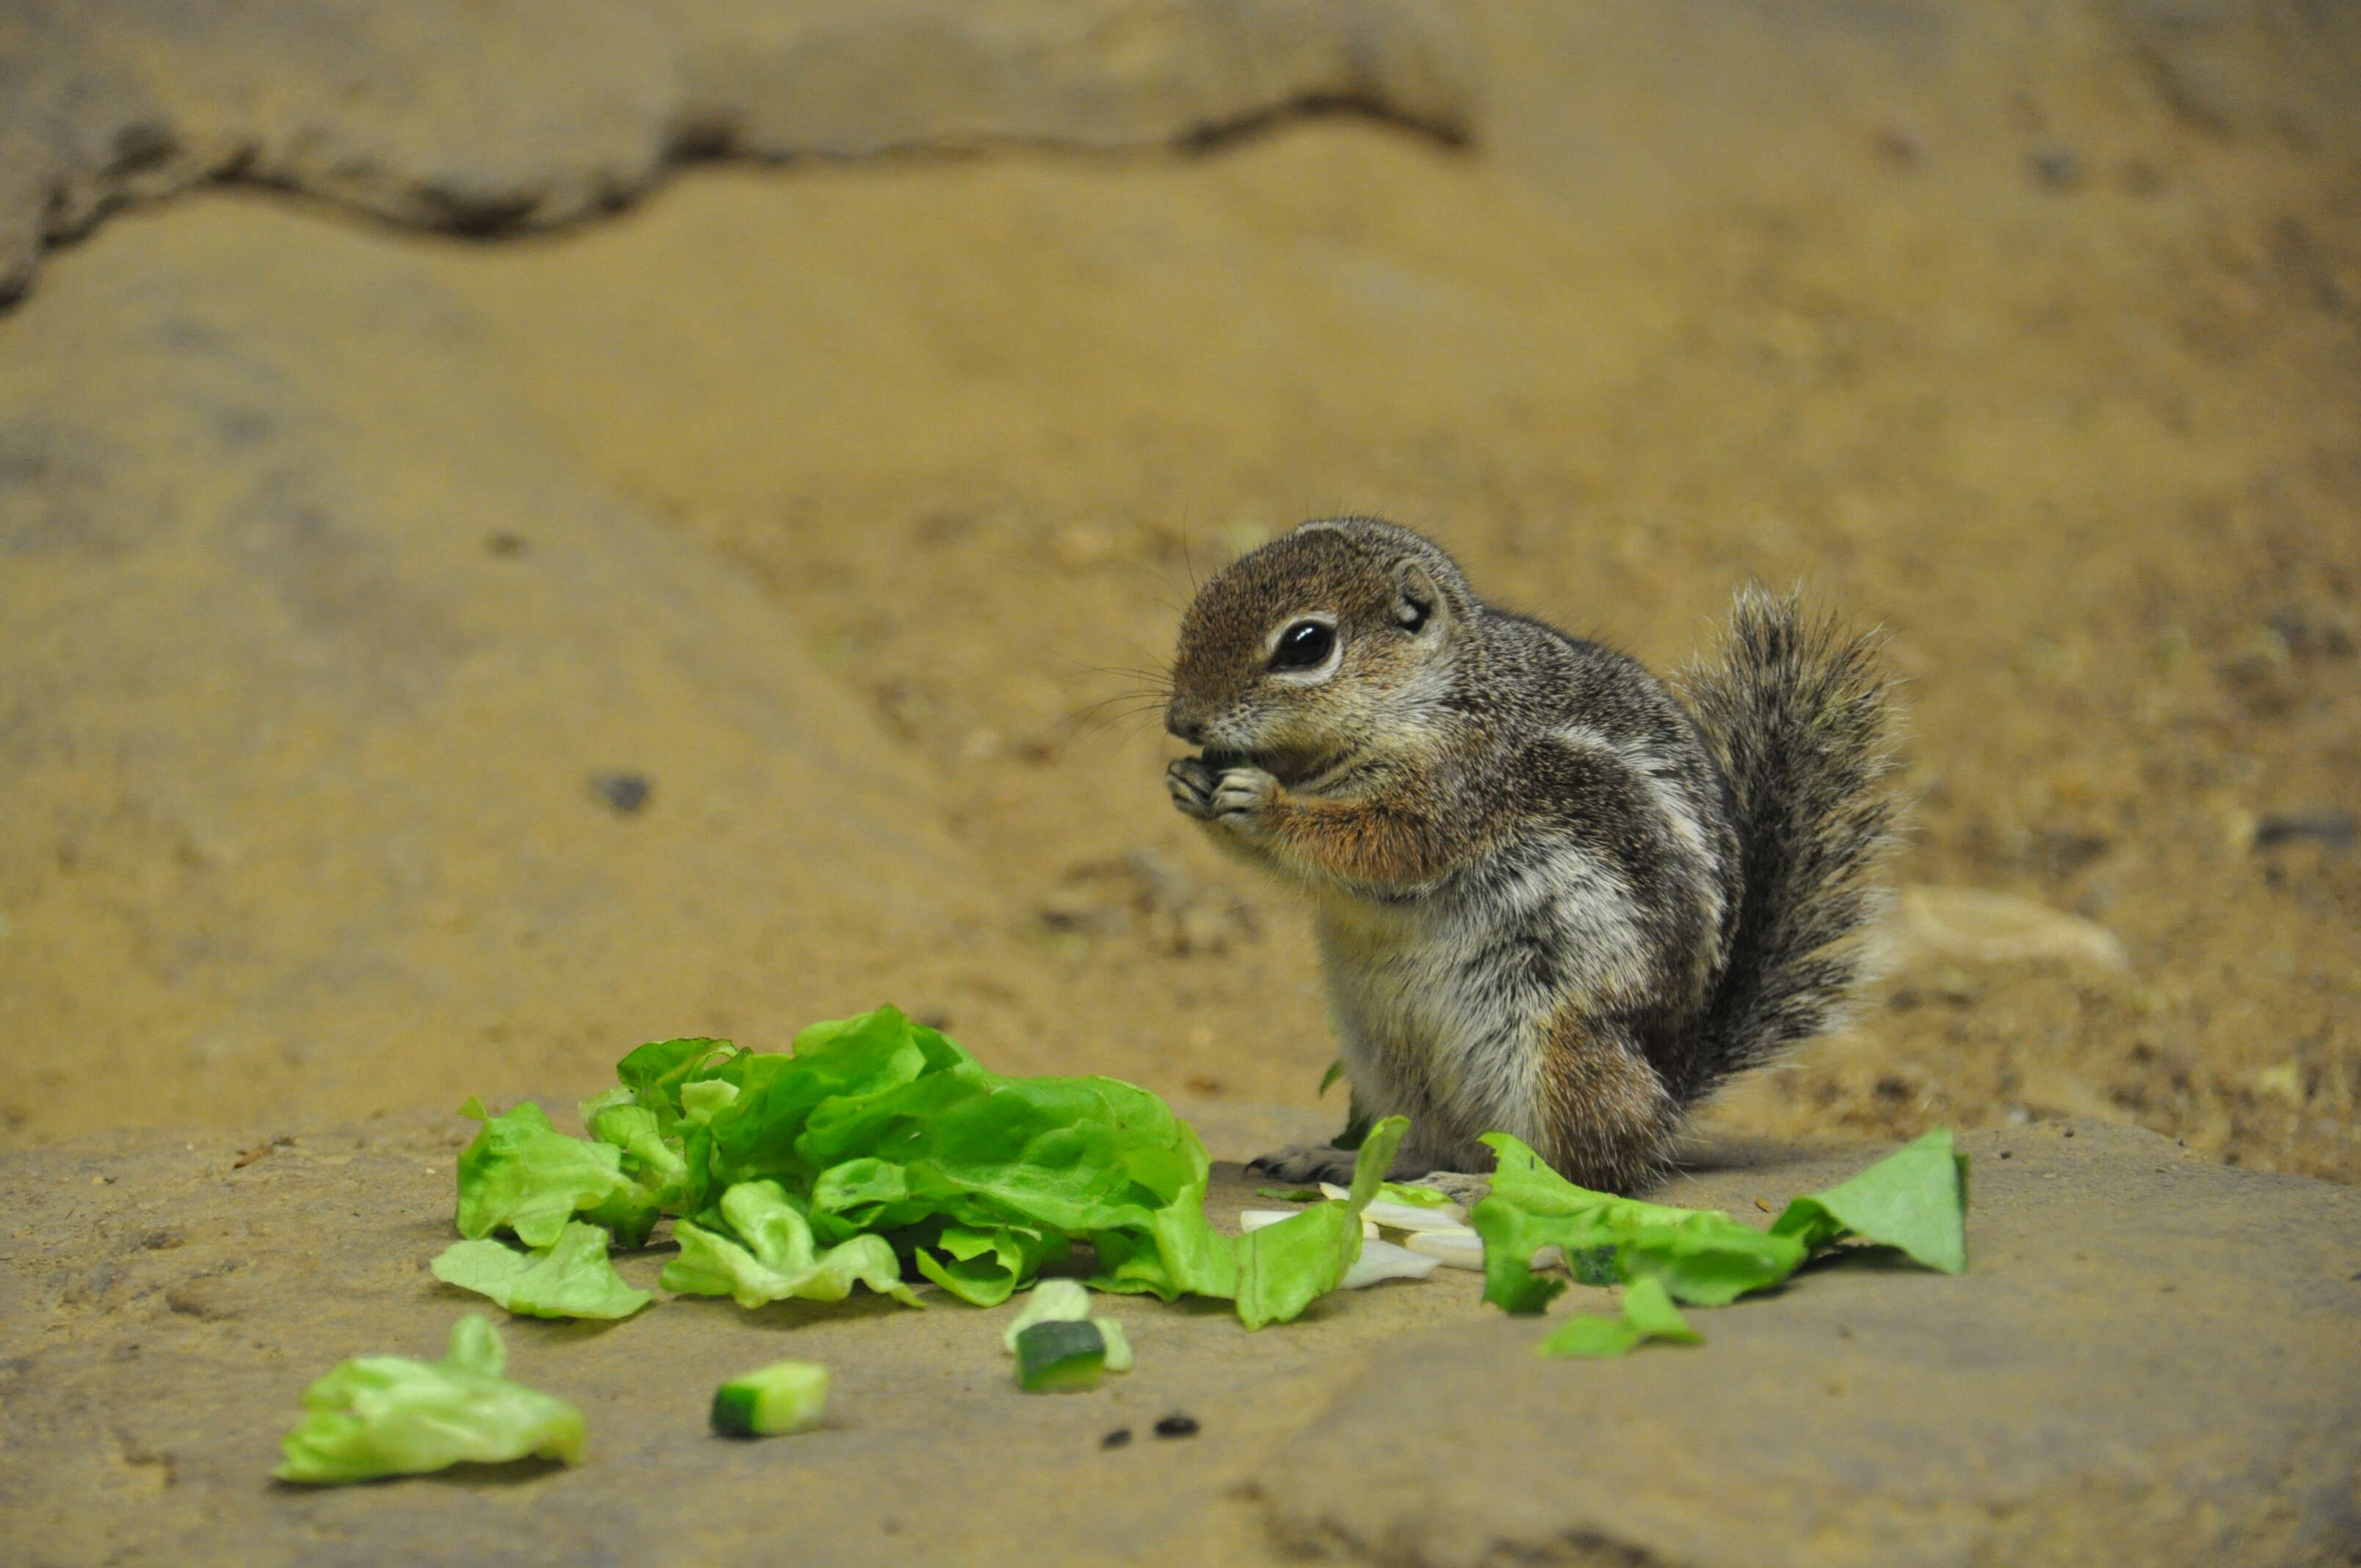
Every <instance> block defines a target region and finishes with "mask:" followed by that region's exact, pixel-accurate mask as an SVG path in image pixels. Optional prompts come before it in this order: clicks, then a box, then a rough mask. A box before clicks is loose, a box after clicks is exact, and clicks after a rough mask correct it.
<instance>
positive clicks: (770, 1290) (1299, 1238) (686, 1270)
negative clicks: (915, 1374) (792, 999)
mask: <svg viewBox="0 0 2361 1568" xmlns="http://www.w3.org/2000/svg"><path fill="white" fill-rule="evenodd" d="M616 1074H617V1077H618V1079H619V1080H620V1082H619V1084H618V1086H617V1087H616V1088H615V1089H613V1090H610V1091H608V1092H606V1093H604V1094H599V1095H596V1096H593V1097H592V1098H591V1099H589V1100H587V1101H585V1102H583V1103H582V1107H581V1109H582V1114H583V1122H584V1124H585V1126H586V1127H588V1130H589V1133H590V1137H589V1138H588V1139H582V1138H568V1137H566V1136H564V1135H560V1134H558V1133H556V1132H555V1131H554V1130H553V1129H552V1128H551V1127H550V1125H549V1122H548V1118H547V1117H546V1116H544V1115H543V1114H542V1113H541V1112H540V1110H539V1109H538V1108H537V1107H533V1106H529V1105H527V1106H520V1107H518V1108H517V1110H515V1111H513V1112H511V1113H509V1114H508V1115H506V1116H502V1117H498V1118H484V1119H485V1127H484V1129H483V1131H482V1132H481V1133H479V1134H478V1136H477V1139H476V1141H475V1142H474V1143H473V1144H471V1145H470V1146H469V1147H468V1150H467V1154H466V1155H465V1156H463V1157H462V1158H461V1161H460V1173H459V1221H460V1234H462V1235H463V1236H466V1237H467V1238H468V1239H469V1240H471V1241H478V1240H485V1239H487V1238H489V1237H491V1236H493V1235H494V1234H497V1233H510V1234H514V1235H515V1236H516V1237H517V1239H518V1240H520V1241H522V1242H523V1243H524V1244H525V1245H527V1246H529V1247H535V1248H540V1247H549V1246H552V1245H555V1243H556V1242H557V1240H558V1238H559V1236H560V1234H562V1233H563V1232H564V1230H565V1228H566V1225H567V1224H568V1223H588V1224H591V1225H597V1226H599V1227H602V1228H604V1229H605V1230H607V1231H608V1232H609V1234H611V1235H612V1236H613V1238H614V1240H615V1241H616V1242H617V1243H619V1244H620V1245H625V1246H636V1245H641V1244H642V1243H643V1242H644V1241H645V1239H646V1237H647V1235H648V1233H649V1230H650V1228H651V1227H652V1226H653V1224H654V1223H655V1222H656V1220H657V1219H658V1218H659V1217H661V1216H662V1215H665V1214H670V1215H673V1216H675V1219H676V1222H677V1223H676V1225H675V1234H676V1236H677V1239H678V1240H679V1242H680V1245H681V1254H680V1255H679V1256H678V1257H677V1258H675V1260H673V1262H672V1263H671V1264H670V1265H669V1266H667V1267H666V1269H665V1271H664V1284H665V1285H666V1286H667V1287H668V1288H673V1289H677V1290H683V1291H687V1292H691V1293H700V1294H716V1295H729V1296H731V1297H734V1298H736V1299H740V1300H741V1301H747V1302H761V1301H765V1300H774V1299H779V1298H780V1297H782V1296H784V1295H796V1296H803V1297H807V1298H818V1299H834V1297H836V1296H840V1295H841V1294H842V1293H843V1291H844V1290H846V1289H849V1288H851V1285H852V1284H854V1283H866V1284H869V1285H870V1286H871V1287H872V1288H878V1289H903V1290H904V1291H905V1293H906V1288H903V1287H901V1284H900V1273H899V1269H900V1267H904V1266H906V1267H908V1268H911V1269H913V1270H915V1271H916V1273H917V1274H918V1275H922V1276H924V1277H927V1278H928V1279H932V1280H934V1281H935V1282H937V1283H938V1284H939V1285H941V1286H942V1287H943V1288H944V1289H946V1290H948V1291H950V1293H952V1294H953V1295H956V1296H959V1297H960V1298H961V1299H965V1300H968V1301H972V1302H975V1303H978V1304H980V1305H991V1304H993V1303H996V1302H999V1301H1004V1300H1005V1299H1008V1298H1009V1296H1010V1295H1012V1294H1013V1293H1015V1292H1016V1291H1017V1290H1021V1289H1024V1288H1027V1287H1029V1286H1030V1285H1031V1284H1032V1283H1033V1282H1034V1281H1035V1280H1036V1279H1037V1278H1038V1277H1040V1274H1041V1272H1042V1271H1043V1270H1044V1269H1047V1268H1054V1267H1056V1266H1059V1265H1060V1264H1061V1263H1062V1262H1064V1261H1065V1260H1066V1259H1067V1257H1068V1256H1069V1255H1071V1249H1072V1247H1073V1246H1074V1245H1076V1244H1078V1243H1081V1244H1086V1245H1089V1246H1090V1247H1091V1248H1092V1249H1093V1254H1094V1255H1095V1257H1096V1261H1097V1266H1098V1272H1097V1274H1095V1275H1094V1276H1093V1277H1092V1280H1091V1283H1092V1284H1093V1286H1095V1287H1096V1288H1100V1289H1104V1290H1112V1291H1126V1292H1144V1293H1149V1294H1154V1295H1157V1296H1159V1297H1161V1298H1163V1299H1166V1300H1171V1299H1176V1298H1178V1297H1180V1296H1183V1295H1199V1296H1212V1297H1220V1298H1229V1299H1235V1300H1236V1301H1237V1304H1238V1313H1239V1316H1240V1317H1241V1318H1242V1319H1244V1320H1246V1321H1248V1322H1253V1323H1257V1324H1259V1323H1262V1322H1274V1321H1284V1320H1285V1319H1288V1318H1291V1317H1293V1316H1295V1315H1296V1314H1297V1313H1299V1312H1301V1310H1303V1308H1304V1306H1306V1305H1308V1304H1309V1303H1310V1302H1311V1301H1312V1300H1313V1299H1317V1297H1318V1296H1319V1295H1321V1294H1323V1293H1324V1292H1325V1291H1326V1290H1327V1289H1329V1288H1333V1287H1334V1281H1335V1280H1336V1279H1339V1278H1341V1277H1343V1276H1344V1274H1345V1271H1346V1270H1347V1269H1349V1268H1350V1267H1351V1266H1352V1263H1353V1260H1354V1258H1355V1257H1356V1256H1357V1255H1358V1254H1359V1251H1360V1238H1359V1231H1358V1228H1357V1225H1347V1224H1345V1223H1344V1220H1343V1219H1342V1218H1340V1213H1341V1212H1342V1211H1343V1210H1345V1209H1355V1210H1357V1207H1358V1206H1359V1205H1360V1204H1365V1203H1367V1201H1369V1198H1370V1196H1371V1195H1372V1194H1373V1193H1374V1192H1375V1190H1376V1188H1377V1184H1378V1182H1379V1181H1381V1180H1382V1178H1383V1175H1384V1161H1383V1160H1382V1159H1379V1160H1378V1161H1377V1163H1376V1164H1375V1165H1373V1166H1367V1164H1366V1162H1365V1166H1366V1168H1367V1169H1368V1170H1373V1171H1374V1172H1375V1174H1374V1175H1370V1176H1368V1177H1367V1180H1366V1181H1364V1182H1361V1183H1360V1185H1359V1187H1356V1198H1355V1201H1353V1202H1351V1203H1345V1204H1327V1205H1314V1206H1313V1207H1312V1209H1309V1210H1307V1211H1306V1212H1305V1214H1304V1215H1299V1216H1296V1217H1295V1219H1294V1220H1292V1221H1290V1222H1289V1223H1290V1224H1291V1225H1293V1227H1294V1228H1293V1229H1286V1228H1285V1227H1277V1226H1275V1227H1272V1230H1271V1231H1270V1232H1257V1233H1256V1235H1255V1236H1254V1237H1253V1238H1251V1239H1235V1238H1231V1237H1228V1236H1224V1234H1221V1233H1220V1232H1219V1231H1217V1230H1215V1229H1214V1228H1213V1224H1212V1223H1211V1221H1209V1220H1208V1219H1207V1218H1206V1215H1205V1212H1204V1200H1205V1193H1206V1190H1207V1188H1208V1184H1209V1183H1210V1181H1211V1179H1212V1170H1213V1163H1212V1161H1211V1160H1210V1159H1209V1158H1208V1157H1207V1156H1206V1154H1205V1148H1204V1146H1203V1145H1202V1143H1200V1142H1199V1141H1198V1138H1197V1135H1196V1134H1195V1133H1193V1132H1191V1130H1190V1128H1189V1126H1188V1124H1186V1123H1184V1122H1181V1121H1180V1120H1179V1119H1178V1118H1177V1117H1175V1116H1174V1115H1173V1114H1172V1112H1171V1110H1170V1107H1168V1106H1167V1105H1166V1104H1165V1103H1164V1102H1162V1101H1161V1100H1159V1099H1158V1098H1157V1097H1156V1096H1155V1095H1153V1094H1150V1093H1148V1092H1147V1091H1144V1090H1141V1089H1137V1088H1135V1087H1133V1086H1132V1085H1130V1084H1126V1083H1121V1082H1118V1081H1116V1080H1113V1079H1106V1078H1003V1077H1001V1076H999V1075H998V1074H995V1073H993V1072H989V1071H987V1070H985V1069H983V1067H982V1066H980V1065H979V1064H978V1063H977V1062H976V1061H975V1059H974V1058H972V1056H970V1055H969V1054H968V1053H967V1052H966V1051H965V1050H963V1049H961V1047H959V1045H957V1044H956V1043H955V1042H953V1041H952V1040H950V1038H948V1037H946V1036H944V1035H942V1034H941V1033H939V1031H937V1030H934V1029H930V1028H928V1027H927V1026H925V1025H920V1024H917V1023H914V1022H913V1021H912V1020H910V1019H909V1018H908V1017H906V1016H905V1015H904V1014H901V1013H900V1012H898V1011H897V1010H895V1009H894V1008H891V1007H881V1008H879V1009H877V1010H876V1011H875V1012H873V1013H868V1014H862V1015H861V1016H860V1017H857V1018H846V1019H839V1020H835V1021H832V1022H829V1023H823V1024H815V1025H812V1026H811V1027H809V1028H807V1029H806V1030H804V1031H803V1032H802V1033H801V1034H799V1035H797V1036H796V1041H795V1049H794V1052H793V1054H792V1055H776V1054H761V1053H754V1052H749V1051H744V1050H741V1049H739V1048H738V1047H734V1046H731V1045H730V1044H729V1043H728V1042H727V1041H722V1040H710V1039H681V1040H666V1041H659V1042H656V1043H653V1044H651V1045H645V1046H642V1047H639V1048H638V1049H637V1050H634V1051H633V1052H631V1054H630V1055H629V1056H627V1057H625V1058H623V1059H622V1061H621V1062H620V1064H619V1065H618V1066H617V1069H616ZM470 1110H471V1113H474V1114H476V1115H478V1116H479V1117H481V1116H482V1115H483V1113H482V1110H481V1107H480V1106H474V1105H472V1104H471V1107H470ZM1356 1180H1358V1178H1356ZM1364 1188H1366V1190H1362V1189H1364ZM1307 1216H1309V1217H1307ZM1299 1222H1300V1223H1299ZM453 1266H454V1267H459V1268H464V1269H466V1270H467V1271H469V1272H470V1277H471V1278H473V1277H499V1278H506V1277H508V1276H509V1273H510V1272H511V1271H512V1270H517V1269H519V1268H520V1266H519V1265H517V1264H515V1263H514V1262H513V1260H512V1259H510V1258H504V1257H501V1256H500V1255H494V1254H489V1253H477V1252H468V1253H459V1254H457V1255H456V1260H455V1262H454V1264H453ZM831 1292H832V1293H833V1295H831V1294H829V1293H831ZM511 1299H512V1300H513V1299H514V1296H513V1292H512V1293H511Z"/></svg>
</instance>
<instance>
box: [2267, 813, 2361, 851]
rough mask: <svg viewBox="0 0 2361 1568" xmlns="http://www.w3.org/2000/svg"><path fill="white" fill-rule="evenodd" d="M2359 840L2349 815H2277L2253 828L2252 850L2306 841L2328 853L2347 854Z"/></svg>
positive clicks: (2357, 828)
mask: <svg viewBox="0 0 2361 1568" xmlns="http://www.w3.org/2000/svg"><path fill="white" fill-rule="evenodd" d="M2356 838H2361V826H2356V823H2355V822H2354V820H2353V814H2352V813H2351V812H2349V811H2280V812H2274V813H2272V814H2271V815H2270V816H2268V817H2263V818H2262V819H2261V820H2259V821H2257V823H2256V824H2255V848H2256V849H2257V850H2269V849H2276V848H2277V847H2278V846H2279V845H2281V844H2295V843H2301V842H2302V841H2304V840H2306V839H2309V840H2311V841H2312V842H2313V843H2316V844H2320V845H2322V846H2323V847H2325V848H2327V849H2331V850H2350V849H2352V848H2353V845H2354V841H2355V840H2356Z"/></svg>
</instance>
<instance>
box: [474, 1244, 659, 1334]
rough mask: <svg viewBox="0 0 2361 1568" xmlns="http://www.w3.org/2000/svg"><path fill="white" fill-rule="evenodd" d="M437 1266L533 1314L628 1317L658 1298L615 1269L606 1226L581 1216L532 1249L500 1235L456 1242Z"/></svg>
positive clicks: (511, 1306) (513, 1308)
mask: <svg viewBox="0 0 2361 1568" xmlns="http://www.w3.org/2000/svg"><path fill="white" fill-rule="evenodd" d="M434 1277H435V1278H437V1279H440V1280H443V1281H444V1282H445V1283H446V1284H451V1285H456V1286H458V1287H459V1288H461V1289H464V1290H475V1291H479V1292H481V1293H482V1294H484V1295H486V1296H489V1297H490V1298H491V1299H493V1300H494V1301H496V1302H498V1303H499V1304H500V1305H501V1306H503V1307H506V1308H507V1309H508V1310H510V1311H511V1312H515V1313H518V1314H520V1315H521V1316H524V1317H531V1318H628V1317H630V1316H631V1314H632V1313H633V1312H636V1311H638V1310H640V1309H641V1308H642V1307H644V1306H646V1305H647V1304H648V1303H649V1302H650V1301H651V1300H653V1299H654V1298H653V1297H652V1296H651V1295H650V1294H649V1293H648V1292H647V1291H645V1290H634V1289H632V1288H631V1287H630V1286H629V1285H626V1284H625V1283H623V1277H622V1276H620V1275H619V1274H617V1273H616V1272H615V1266H614V1265H613V1264H612V1263H609V1261H608V1260H607V1233H606V1231H605V1230H603V1229H601V1228H600V1227H599V1226H597V1225H589V1224H584V1223H580V1222H579V1221H577V1222H575V1223H571V1224H568V1225H567V1226H566V1229H565V1230H564V1231H563V1232H562V1233H560V1234H559V1235H558V1238H557V1240H556V1241H555V1243H554V1244H552V1245H549V1246H545V1247H535V1248H533V1250H532V1251H531V1252H519V1251H517V1250H516V1249H515V1248H514V1247H511V1246H508V1245H504V1244H502V1243H500V1242H496V1241H489V1240H488V1241H472V1242H454V1243H453V1244H452V1245H450V1246H448V1247H446V1248H445V1249H444V1252H443V1255H441V1256H439V1257H437V1258H436V1259H435V1260H434Z"/></svg>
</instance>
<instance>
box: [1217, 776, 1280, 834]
mask: <svg viewBox="0 0 2361 1568" xmlns="http://www.w3.org/2000/svg"><path fill="white" fill-rule="evenodd" d="M1278 796H1279V781H1278V780H1277V779H1275V778H1273V777H1272V776H1271V775H1270V774H1268V773H1265V772H1263V771H1262V770H1261V769H1260V768H1231V769H1228V770H1226V771H1225V772H1224V773H1223V774H1222V776H1221V779H1220V781H1219V782H1218V783H1216V784H1214V786H1213V801H1212V810H1211V812H1210V813H1209V815H1211V816H1212V817H1213V818H1214V820H1216V821H1218V822H1220V823H1222V824H1223V825H1224V827H1229V828H1245V827H1248V826H1251V825H1252V824H1253V823H1255V822H1257V821H1258V820H1259V819H1260V818H1261V817H1262V814H1263V813H1264V812H1266V811H1268V810H1269V809H1270V806H1271V802H1272V801H1273V800H1275V799H1277V798H1278Z"/></svg>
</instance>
